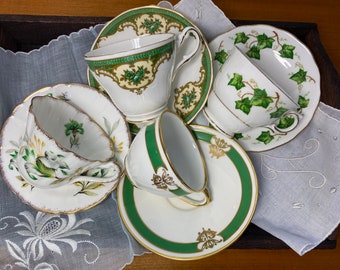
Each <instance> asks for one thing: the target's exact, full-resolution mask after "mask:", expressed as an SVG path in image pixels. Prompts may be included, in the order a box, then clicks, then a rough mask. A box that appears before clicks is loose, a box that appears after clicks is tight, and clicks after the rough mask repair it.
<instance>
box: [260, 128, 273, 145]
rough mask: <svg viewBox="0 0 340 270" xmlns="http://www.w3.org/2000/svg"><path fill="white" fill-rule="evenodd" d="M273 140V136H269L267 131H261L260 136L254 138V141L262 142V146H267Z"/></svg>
mask: <svg viewBox="0 0 340 270" xmlns="http://www.w3.org/2000/svg"><path fill="white" fill-rule="evenodd" d="M273 139H274V136H273V135H271V134H270V132H269V131H262V132H261V135H260V136H258V137H257V138H256V140H258V141H260V142H263V143H264V144H269V143H270V142H271V141H272V140H273Z"/></svg>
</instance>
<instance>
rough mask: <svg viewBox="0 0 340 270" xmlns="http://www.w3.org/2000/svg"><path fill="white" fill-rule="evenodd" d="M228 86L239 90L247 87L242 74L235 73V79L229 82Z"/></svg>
mask: <svg viewBox="0 0 340 270" xmlns="http://www.w3.org/2000/svg"><path fill="white" fill-rule="evenodd" d="M228 85H232V86H235V88H236V89H237V90H240V89H241V88H243V87H245V86H246V85H245V84H244V83H243V77H242V75H241V74H238V73H234V77H232V78H231V80H230V81H229V82H228Z"/></svg>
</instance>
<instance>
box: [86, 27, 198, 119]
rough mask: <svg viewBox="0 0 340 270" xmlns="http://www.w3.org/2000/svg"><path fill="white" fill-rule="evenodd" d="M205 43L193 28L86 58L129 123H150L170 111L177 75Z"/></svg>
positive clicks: (98, 51) (94, 52) (103, 49)
mask: <svg viewBox="0 0 340 270" xmlns="http://www.w3.org/2000/svg"><path fill="white" fill-rule="evenodd" d="M201 43H202V40H201V38H200V36H199V34H198V32H197V31H196V30H195V28H193V27H186V28H185V29H184V30H183V31H182V32H181V33H180V34H179V35H178V36H176V35H175V34H172V33H164V34H153V35H144V36H139V37H136V38H133V39H129V40H124V41H119V42H116V43H112V44H110V45H106V46H104V47H100V48H97V49H94V50H92V51H90V52H88V53H86V54H85V60H86V62H87V64H88V66H89V69H90V72H91V74H92V75H93V76H94V78H95V79H96V80H97V81H98V82H99V84H100V85H101V86H102V87H103V88H104V90H105V91H106V92H107V94H108V95H109V96H110V98H111V99H112V101H113V103H114V104H115V105H116V106H117V107H118V109H120V110H121V111H122V113H123V114H124V115H125V116H126V119H127V121H129V122H142V121H149V120H152V119H154V118H156V117H157V116H158V115H160V113H161V112H162V111H164V110H165V109H166V108H167V105H168V100H169V97H170V92H171V83H172V80H173V78H174V76H175V74H176V72H177V71H178V70H179V69H180V67H181V66H183V65H184V64H185V63H187V62H188V61H190V60H191V59H192V58H193V56H194V55H195V54H196V52H197V51H198V50H199V48H200V46H201Z"/></svg>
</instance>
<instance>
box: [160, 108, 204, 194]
mask: <svg viewBox="0 0 340 270" xmlns="http://www.w3.org/2000/svg"><path fill="white" fill-rule="evenodd" d="M166 113H170V114H172V115H173V116H174V117H176V118H177V119H178V120H179V121H180V122H181V123H182V124H183V125H184V127H185V128H186V129H187V130H188V133H189V135H190V138H191V139H192V140H193V142H194V143H195V145H196V148H197V152H198V155H199V157H200V159H201V161H202V165H203V174H204V180H203V185H202V188H201V189H197V190H195V189H194V188H192V187H191V186H189V185H188V184H187V182H186V181H185V180H183V178H182V177H180V175H179V173H178V172H177V170H176V169H175V167H174V165H173V163H172V162H171V159H170V157H169V154H168V152H167V151H166V148H165V145H164V140H163V135H162V132H161V125H160V122H161V119H162V117H163V116H164V114H166ZM156 123H157V125H156ZM156 128H158V134H159V139H160V143H161V145H162V146H163V149H164V150H163V151H164V154H165V157H166V161H167V163H168V164H169V166H170V168H171V170H172V171H173V173H174V174H175V175H176V177H177V179H178V180H179V181H180V182H181V184H182V185H183V186H184V187H185V188H187V189H188V190H190V191H191V192H201V191H204V189H206V187H207V185H208V171H207V166H206V162H205V160H204V157H203V154H202V152H201V149H200V147H199V145H198V142H197V140H196V139H195V136H194V134H193V132H192V130H191V129H190V127H189V126H188V125H187V124H186V123H185V122H184V121H183V119H182V118H181V117H180V116H179V115H178V114H176V113H174V112H172V111H170V110H164V111H163V112H162V113H161V114H160V116H159V117H158V118H157V121H155V129H156Z"/></svg>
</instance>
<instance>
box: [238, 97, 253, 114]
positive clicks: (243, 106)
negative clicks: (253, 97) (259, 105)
mask: <svg viewBox="0 0 340 270" xmlns="http://www.w3.org/2000/svg"><path fill="white" fill-rule="evenodd" d="M235 108H236V109H239V110H241V111H242V112H244V113H245V114H249V113H250V109H251V104H250V99H249V98H248V97H246V98H243V99H241V100H237V101H235Z"/></svg>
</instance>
